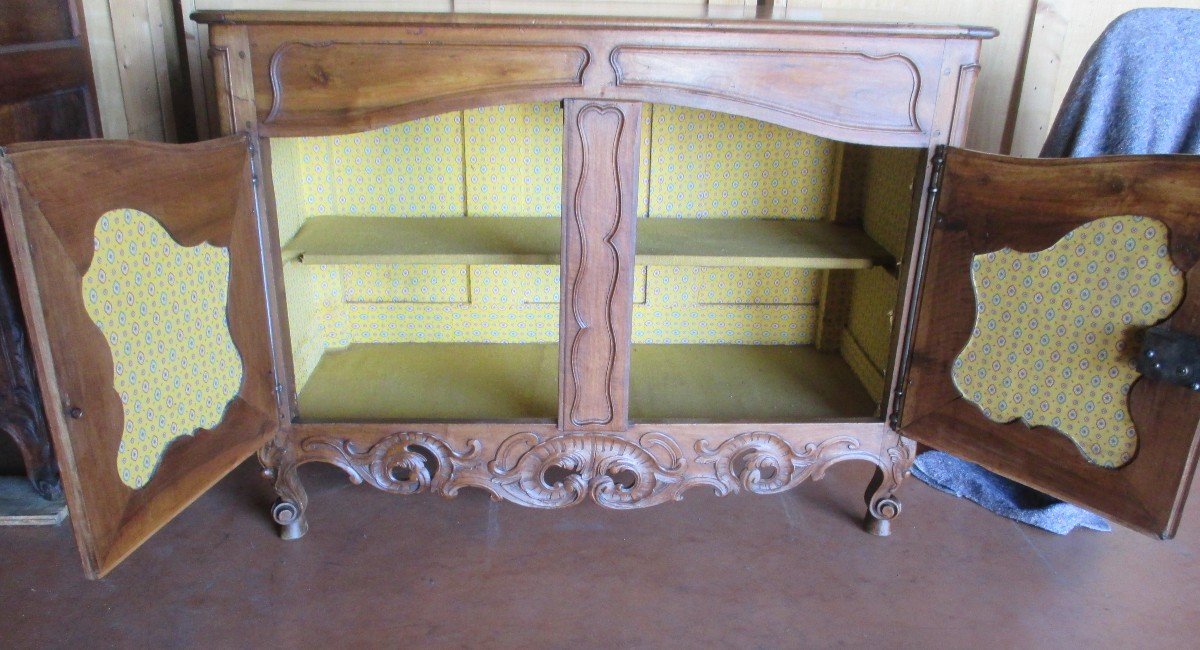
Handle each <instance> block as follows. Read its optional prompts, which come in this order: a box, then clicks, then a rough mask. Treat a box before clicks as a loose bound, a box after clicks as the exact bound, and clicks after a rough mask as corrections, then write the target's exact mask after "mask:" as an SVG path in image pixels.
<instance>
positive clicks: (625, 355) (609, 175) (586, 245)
mask: <svg viewBox="0 0 1200 650" xmlns="http://www.w3.org/2000/svg"><path fill="white" fill-rule="evenodd" d="M565 108H566V111H565V117H566V128H565V129H564V134H563V135H564V138H565V140H566V142H565V146H564V154H565V165H564V169H563V257H562V291H563V300H562V316H561V318H562V325H561V328H560V342H561V343H560V350H561V352H560V355H561V356H560V358H561V362H560V370H559V374H560V390H559V426H560V427H561V428H564V429H565V428H573V429H581V428H582V429H605V430H624V429H626V428H627V427H628V424H629V354H630V338H631V335H632V330H633V251H634V248H633V242H634V226H635V224H634V219H635V216H636V215H637V176H638V151H639V150H638V145H639V142H640V135H639V133H638V131H639V125H640V116H641V105H640V104H637V103H630V102H587V101H575V100H568V101H567V102H566V103H565Z"/></svg>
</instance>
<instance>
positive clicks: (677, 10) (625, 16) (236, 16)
mask: <svg viewBox="0 0 1200 650" xmlns="http://www.w3.org/2000/svg"><path fill="white" fill-rule="evenodd" d="M393 6H394V5H393ZM407 7H408V8H411V9H412V11H410V12H395V11H390V12H374V11H255V10H247V11H215V10H209V11H197V12H195V13H193V14H192V19H193V20H195V21H196V22H198V23H204V24H209V25H216V24H221V25H260V24H271V25H372V26H389V25H412V24H422V25H448V26H465V27H485V26H514V27H525V28H537V27H611V26H613V25H615V24H619V25H620V26H621V27H622V28H626V29H631V28H636V29H653V30H671V29H688V30H694V29H702V30H718V31H740V32H791V33H798V34H840V33H854V34H865V35H870V36H902V37H923V38H969V39H986V38H994V37H995V36H996V35H997V34H998V33H999V32H997V31H996V30H995V29H993V28H991V27H981V26H973V25H953V24H947V25H921V24H913V23H908V22H899V21H898V22H888V21H886V20H881V19H886V18H887V15H886V13H884V12H853V11H845V10H841V11H823V12H819V14H818V13H815V12H811V11H809V12H806V11H786V10H783V9H780V10H776V11H774V12H772V13H769V14H761V13H759V12H758V11H756V10H755V8H749V9H747V8H745V7H740V6H732V7H726V6H700V5H695V6H692V5H683V4H661V5H654V4H650V5H645V6H636V7H631V6H630V5H628V4H622V5H620V6H618V7H608V6H605V5H602V4H600V5H598V4H592V5H589V6H585V7H581V8H572V7H564V5H563V4H562V3H554V4H551V5H547V6H538V5H536V4H532V5H531V4H530V3H513V2H489V3H487V4H473V5H472V6H471V7H470V10H469V11H461V12H460V11H456V10H455V9H454V7H453V3H433V2H416V3H408V5H407ZM568 11H577V12H579V13H578V14H565V15H564V13H563V12H568ZM554 12H558V13H554ZM630 14H634V15H630ZM818 16H830V18H829V19H827V20H821V19H820V18H819V17H818Z"/></svg>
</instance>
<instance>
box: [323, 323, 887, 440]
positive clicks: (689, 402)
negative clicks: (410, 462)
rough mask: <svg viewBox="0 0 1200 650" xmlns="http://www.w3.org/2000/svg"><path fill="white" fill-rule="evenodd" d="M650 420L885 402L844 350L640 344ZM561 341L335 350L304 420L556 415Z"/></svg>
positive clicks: (640, 410)
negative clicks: (843, 354) (852, 367)
mask: <svg viewBox="0 0 1200 650" xmlns="http://www.w3.org/2000/svg"><path fill="white" fill-rule="evenodd" d="M631 366H632V380H631V383H632V386H631V393H630V395H631V399H632V400H633V402H632V404H631V407H630V410H631V414H630V415H631V417H632V418H633V419H634V420H636V421H640V422H665V421H670V420H673V419H674V420H678V419H682V418H686V419H687V420H688V421H693V422H697V421H699V422H703V421H711V422H738V421H743V422H803V421H811V420H823V419H834V418H863V417H872V416H873V415H874V414H875V407H876V405H875V401H874V399H873V398H872V396H871V395H869V394H868V393H867V391H866V390H865V389H864V388H863V387H862V385H861V384H860V383H859V382H858V380H857V379H856V378H855V376H854V373H853V372H852V371H851V370H850V367H849V366H848V365H847V364H846V363H845V361H843V360H842V359H841V357H840V356H838V355H837V354H836V353H826V352H819V351H817V350H815V349H814V348H812V347H809V346H769V345H686V344H684V345H635V346H634V347H633V360H632V364H631ZM557 371H558V346H557V345H556V344H500V343H394V344H357V345H352V346H350V347H348V348H345V349H343V350H335V351H330V352H326V353H325V355H324V356H322V357H321V361H320V363H319V364H318V365H317V368H316V370H315V371H314V372H313V374H312V376H311V377H310V378H309V380H308V382H307V383H306V384H305V386H304V389H303V390H302V391H301V392H300V395H299V406H300V413H301V415H302V417H303V419H304V420H309V421H318V420H331V421H368V420H407V421H414V420H418V419H420V420H527V419H541V420H546V419H553V418H554V417H555V416H556V414H557V401H556V396H557V392H558V372H557Z"/></svg>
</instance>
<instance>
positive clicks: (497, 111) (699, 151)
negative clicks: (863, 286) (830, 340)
mask: <svg viewBox="0 0 1200 650" xmlns="http://www.w3.org/2000/svg"><path fill="white" fill-rule="evenodd" d="M456 134H457V135H456ZM642 136H643V137H642V144H641V151H640V163H639V169H640V174H639V179H638V182H639V186H640V191H639V207H638V213H639V216H641V217H650V218H676V217H704V218H745V217H783V218H794V219H820V218H823V217H824V216H825V215H826V214H827V212H828V211H829V200H830V196H831V189H832V186H833V183H834V182H835V180H836V179H835V176H836V173H835V172H836V170H835V153H836V150H835V147H836V146H838V145H836V144H835V143H833V142H831V141H828V140H824V139H821V138H818V137H815V136H811V135H808V134H805V133H800V132H796V131H790V130H787V129H782V128H780V127H775V126H772V125H769V124H765V123H763V122H758V121H755V120H750V119H746V118H741V117H736V116H730V115H723V114H719V113H714V112H711V111H700V110H694V109H687V108H680V107H675V106H658V105H645V106H644V107H643V115H642ZM438 147H440V149H438ZM456 152H457V154H458V155H457V157H456V156H455V153H456ZM271 153H272V156H271V158H272V163H273V166H272V178H273V182H274V186H275V191H276V206H277V209H278V213H279V230H280V238H281V239H282V240H284V241H286V240H288V239H289V238H291V237H292V236H293V235H294V234H295V233H296V231H298V230H299V228H300V226H301V225H303V223H304V220H305V219H306V218H307V217H309V216H317V215H331V214H332V215H336V214H356V215H360V216H361V215H375V216H392V217H406V216H407V217H422V216H426V217H427V216H434V217H438V216H472V217H489V216H525V217H529V216H547V217H553V216H558V213H559V208H560V203H561V200H562V196H561V194H562V167H561V158H562V108H561V107H560V106H558V105H557V104H553V103H544V104H518V105H506V106H497V107H489V108H482V109H474V110H468V111H463V112H461V113H450V114H446V115H440V116H436V117H432V118H426V119H423V120H417V121H414V122H410V123H405V124H399V125H393V126H389V127H385V128H383V129H378V130H376V131H371V132H368V133H362V134H354V135H352V136H338V137H332V138H315V137H314V138H277V139H273V140H272V142H271ZM435 188H436V190H437V191H436V192H435V191H434V190H435ZM558 274H559V270H558V267H557V266H496V265H471V266H467V265H408V266H402V265H392V266H383V265H355V266H329V267H313V266H302V265H299V264H293V263H289V264H287V265H285V269H284V283H285V289H286V292H287V296H288V311H289V313H288V318H289V325H290V328H291V338H292V347H293V360H294V365H295V368H296V377H297V383H298V384H299V385H301V386H302V385H303V384H304V382H305V380H306V379H307V377H308V376H309V374H310V372H311V370H312V369H313V368H315V367H316V364H317V362H318V361H319V359H320V355H321V354H322V353H323V352H324V351H325V350H326V349H328V348H334V347H341V346H345V345H349V344H350V343H369V342H373V343H383V342H410V341H439V342H509V343H522V342H551V341H555V340H557V337H558V304H557V303H558V297H559V283H558ZM634 280H635V288H634V290H635V303H636V304H635V307H634V336H635V339H636V340H637V342H644V343H649V342H653V343H746V344H805V343H811V342H812V341H813V339H814V337H815V332H816V321H817V311H818V308H817V302H818V301H819V293H820V280H821V276H820V274H819V273H817V272H813V271H809V270H805V269H775V268H697V267H651V268H646V267H638V269H637V273H636V274H635V278H634Z"/></svg>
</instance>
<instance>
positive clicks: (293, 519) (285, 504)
mask: <svg viewBox="0 0 1200 650" xmlns="http://www.w3.org/2000/svg"><path fill="white" fill-rule="evenodd" d="M271 518H272V519H274V520H275V523H277V524H279V536H280V537H281V538H283V539H285V540H289V541H290V540H293V539H300V538H301V537H304V534H305V533H307V532H308V518H307V517H305V516H304V511H303V510H301V509H300V508H299V507H297V506H296V504H295V503H292V502H291V501H285V500H283V499H277V500H276V501H275V505H273V506H271Z"/></svg>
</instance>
